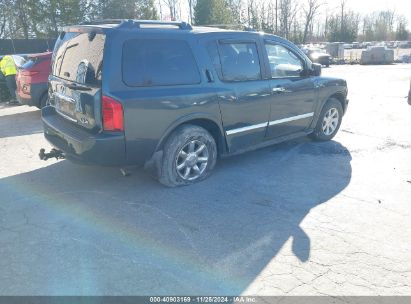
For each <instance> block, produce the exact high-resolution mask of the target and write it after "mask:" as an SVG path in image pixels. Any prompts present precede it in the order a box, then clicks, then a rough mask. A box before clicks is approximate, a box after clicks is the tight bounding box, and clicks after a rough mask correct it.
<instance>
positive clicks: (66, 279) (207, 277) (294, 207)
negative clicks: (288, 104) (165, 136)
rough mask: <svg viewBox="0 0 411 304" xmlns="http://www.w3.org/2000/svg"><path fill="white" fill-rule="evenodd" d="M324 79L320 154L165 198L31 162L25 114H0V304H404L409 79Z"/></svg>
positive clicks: (37, 132) (224, 164) (34, 115)
mask: <svg viewBox="0 0 411 304" xmlns="http://www.w3.org/2000/svg"><path fill="white" fill-rule="evenodd" d="M323 74H324V75H327V76H338V77H343V78H345V79H347V80H348V85H349V89H350V93H349V98H350V106H349V109H348V113H347V115H346V117H345V119H344V122H343V125H342V129H341V131H340V133H339V134H338V135H337V137H336V138H335V140H334V141H331V142H327V143H315V142H311V141H310V140H308V139H306V138H302V139H299V140H295V141H292V142H288V143H284V144H280V145H277V146H273V147H270V148H267V149H263V150H259V151H255V152H251V153H248V154H245V155H241V156H236V157H232V158H229V159H224V160H221V161H219V163H218V164H217V168H216V171H215V173H214V175H212V176H211V177H210V178H209V179H208V180H206V181H204V182H202V183H200V184H197V185H194V186H190V187H185V188H178V189H168V188H164V187H162V186H161V185H160V184H158V183H157V182H155V181H153V180H152V179H151V178H150V177H148V176H147V175H146V174H145V173H144V172H135V173H134V174H133V175H131V176H130V177H127V178H125V177H122V176H121V175H120V173H119V170H117V169H110V168H99V167H86V166H79V165H74V164H72V163H70V162H68V161H65V160H63V161H55V160H50V161H48V162H42V161H40V160H39V159H38V157H37V154H38V151H39V149H40V148H42V147H45V148H49V145H48V144H47V143H46V141H45V140H44V138H43V135H42V133H41V132H42V128H41V124H40V120H39V119H40V113H39V111H37V110H34V109H32V108H28V107H6V106H4V105H0V153H1V155H2V156H1V158H0V195H1V197H0V269H1V271H0V294H1V295H158V294H164V295H172V294H179V295H187V294H190V295H194V294H201V295H210V294H213V295H223V294H226V295H233V294H244V295H335V296H336V295H411V279H410V277H411V243H410V235H411V221H410V216H411V157H410V153H411V124H410V121H411V118H410V117H411V106H409V105H408V104H407V102H406V98H405V96H406V95H407V93H408V88H409V80H410V76H411V65H391V66H335V67H334V66H333V67H331V68H329V69H324V70H323Z"/></svg>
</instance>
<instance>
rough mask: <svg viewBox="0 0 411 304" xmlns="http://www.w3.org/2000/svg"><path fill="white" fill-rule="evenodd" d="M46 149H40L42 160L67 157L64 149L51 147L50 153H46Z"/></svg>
mask: <svg viewBox="0 0 411 304" xmlns="http://www.w3.org/2000/svg"><path fill="white" fill-rule="evenodd" d="M45 152H46V150H45V149H40V153H39V157H40V159H41V160H48V159H49V158H56V159H65V158H66V157H65V156H64V153H63V151H60V150H57V149H54V148H53V149H51V151H50V152H49V153H45Z"/></svg>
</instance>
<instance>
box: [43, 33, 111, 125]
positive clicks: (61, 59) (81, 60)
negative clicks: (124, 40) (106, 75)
mask: <svg viewBox="0 0 411 304" xmlns="http://www.w3.org/2000/svg"><path fill="white" fill-rule="evenodd" d="M104 43H105V35H104V34H102V33H95V32H83V33H82V32H75V33H74V32H68V33H64V32H63V34H62V35H60V38H59V40H58V41H57V43H56V47H55V49H54V53H53V58H52V75H50V78H49V89H50V92H49V97H50V104H51V105H52V106H53V107H54V108H55V110H56V112H57V113H58V114H59V115H61V116H62V117H64V118H65V119H67V120H68V121H71V122H72V123H74V124H77V125H79V126H82V127H84V128H86V129H89V130H99V129H101V114H100V113H101V74H102V66H103V52H104Z"/></svg>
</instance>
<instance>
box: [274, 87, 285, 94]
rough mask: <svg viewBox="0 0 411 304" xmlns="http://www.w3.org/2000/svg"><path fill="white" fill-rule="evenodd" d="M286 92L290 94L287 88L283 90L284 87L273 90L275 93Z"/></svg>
mask: <svg viewBox="0 0 411 304" xmlns="http://www.w3.org/2000/svg"><path fill="white" fill-rule="evenodd" d="M285 92H288V91H287V89H286V88H283V87H276V88H273V93H285Z"/></svg>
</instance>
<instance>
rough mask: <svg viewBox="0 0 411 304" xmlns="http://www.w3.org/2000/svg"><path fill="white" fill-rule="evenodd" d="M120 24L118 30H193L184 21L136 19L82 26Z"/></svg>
mask: <svg viewBox="0 0 411 304" xmlns="http://www.w3.org/2000/svg"><path fill="white" fill-rule="evenodd" d="M101 24H118V28H133V27H134V28H141V25H158V26H176V27H178V28H179V29H181V30H192V29H193V28H192V26H191V25H190V24H189V23H187V22H184V21H158V20H134V19H103V20H94V21H89V22H83V23H81V25H101Z"/></svg>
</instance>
